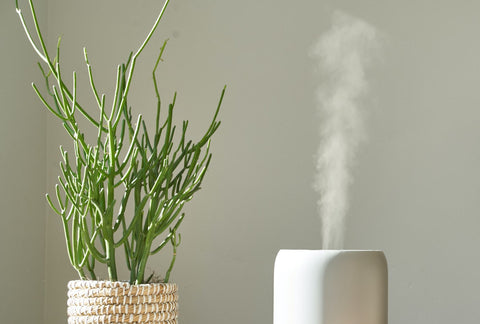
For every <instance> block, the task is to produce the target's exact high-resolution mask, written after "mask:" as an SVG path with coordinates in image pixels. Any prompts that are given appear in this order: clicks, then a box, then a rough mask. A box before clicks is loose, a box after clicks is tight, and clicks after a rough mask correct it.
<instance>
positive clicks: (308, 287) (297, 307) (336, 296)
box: [273, 250, 388, 324]
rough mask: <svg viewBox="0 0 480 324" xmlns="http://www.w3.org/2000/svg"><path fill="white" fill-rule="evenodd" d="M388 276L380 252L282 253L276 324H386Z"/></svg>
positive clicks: (276, 291)
mask: <svg viewBox="0 0 480 324" xmlns="http://www.w3.org/2000/svg"><path fill="white" fill-rule="evenodd" d="M387 287H388V275H387V262H386V259H385V255H384V254H383V252H381V251H350V250H280V252H278V254H277V257H276V260H275V269H274V301H273V304H274V312H273V313H274V315H273V318H274V319H273V321H274V324H387V322H388V288H387Z"/></svg>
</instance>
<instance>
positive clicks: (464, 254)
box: [1, 0, 480, 324]
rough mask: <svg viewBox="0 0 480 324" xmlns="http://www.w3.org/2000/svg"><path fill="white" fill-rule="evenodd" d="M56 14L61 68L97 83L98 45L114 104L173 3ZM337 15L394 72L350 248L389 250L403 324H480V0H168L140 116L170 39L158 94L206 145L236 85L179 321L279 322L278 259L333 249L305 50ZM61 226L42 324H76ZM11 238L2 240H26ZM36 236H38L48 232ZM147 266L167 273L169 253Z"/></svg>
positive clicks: (53, 228)
mask: <svg viewBox="0 0 480 324" xmlns="http://www.w3.org/2000/svg"><path fill="white" fill-rule="evenodd" d="M48 4H49V6H48V35H49V42H50V44H51V45H53V44H54V43H55V42H56V35H58V34H62V35H63V58H64V63H65V66H64V73H66V72H65V71H68V70H69V69H75V70H77V71H78V72H79V77H80V76H81V77H82V78H83V81H86V78H85V68H84V66H83V65H82V47H83V46H87V48H88V49H89V53H90V59H91V63H92V64H93V65H94V67H95V68H96V70H97V74H96V77H97V80H98V83H99V88H101V89H105V91H106V92H107V93H111V91H112V86H113V81H114V77H115V72H114V71H115V65H116V64H117V63H119V62H121V61H122V60H123V59H124V58H125V56H126V53H127V51H128V50H131V49H135V48H136V47H137V46H138V44H139V43H140V41H141V39H142V37H143V36H144V35H145V33H146V32H147V30H148V29H149V28H150V24H151V22H152V21H153V19H154V18H155V14H156V12H157V11H158V10H159V8H160V6H161V3H160V1H153V0H144V1H127V0H121V1H118V0H117V1H93V0H88V1H81V2H79V1H61V0H49V3H48ZM4 7H6V6H4ZM2 8H3V7H2ZM335 9H341V10H344V11H345V12H347V13H349V14H351V15H353V16H357V17H359V18H362V19H364V20H366V21H368V22H370V23H371V24H373V25H374V26H376V27H377V28H378V29H379V30H380V31H382V32H383V33H384V39H383V54H382V59H381V63H380V64H378V65H377V66H376V68H375V69H374V70H373V71H371V74H370V81H371V85H372V93H371V96H370V99H369V100H368V101H367V103H368V104H369V106H370V110H369V113H368V115H367V118H366V125H367V133H368V142H367V143H365V144H364V145H363V146H362V147H361V150H360V153H359V155H358V160H357V162H356V165H355V169H354V183H353V186H352V188H351V207H350V213H349V217H348V220H347V230H346V244H345V248H348V249H382V250H384V251H385V252H386V255H387V258H388V260H389V270H390V283H389V285H390V287H389V288H390V301H389V304H390V323H393V324H395V323H399V324H400V323H419V324H420V323H425V322H429V323H452V322H455V323H473V322H478V320H479V319H480V310H479V308H478V307H477V305H476V304H477V303H478V300H479V299H478V294H477V290H478V287H479V284H480V272H479V271H478V268H479V266H480V252H478V251H479V250H478V248H477V247H478V246H479V245H480V230H479V228H480V218H478V214H479V213H480V205H479V203H478V201H479V199H478V197H479V196H480V172H479V170H480V167H479V165H480V145H478V143H479V140H480V128H479V127H478V124H479V122H480V109H479V108H478V107H480V97H479V96H478V93H479V91H478V89H479V87H480V73H479V72H480V71H479V70H480V64H478V58H479V57H480V41H479V40H478V32H477V31H478V30H479V28H480V13H479V12H480V10H479V9H480V5H479V4H475V3H474V2H473V1H426V0H423V1H395V2H394V1H373V0H372V1H367V0H364V1H353V0H348V1H347V0H343V1H333V0H329V1H313V0H312V1H307V0H305V1H300V2H296V3H295V4H294V3H293V2H291V1H278V0H277V1H273V0H270V1H267V0H263V1H250V0H246V1H227V0H223V1H215V0H208V1H193V0H184V1H176V0H172V3H171V5H170V7H169V8H168V11H167V15H166V17H165V18H166V19H165V20H164V21H163V22H162V24H161V29H160V33H159V34H158V35H157V36H156V37H155V39H154V40H153V42H152V45H151V46H150V47H149V49H148V52H146V53H145V54H146V55H145V56H144V57H143V59H142V62H143V65H141V66H140V67H139V70H138V72H139V74H138V76H139V78H138V83H137V86H136V88H135V89H134V91H136V95H135V97H134V98H133V100H132V102H131V103H132V105H133V107H134V109H135V110H136V111H137V112H142V113H143V114H144V115H145V116H146V117H147V118H148V117H150V118H151V117H152V116H153V114H152V111H153V107H154V102H153V99H154V97H153V88H152V87H151V83H150V79H149V78H150V68H151V64H152V63H153V60H154V57H155V52H156V49H157V48H158V47H159V46H160V42H161V41H162V40H163V39H164V38H170V42H169V45H168V47H167V52H166V55H165V63H164V64H162V66H161V70H160V73H161V77H160V80H161V82H162V89H161V91H162V93H163V94H164V98H165V99H164V100H167V98H170V96H171V94H172V91H173V90H175V89H176V90H178V91H179V97H178V101H177V113H178V115H177V117H178V120H181V119H183V118H188V119H190V120H191V124H192V126H193V129H192V136H193V137H195V136H198V135H199V133H200V131H201V130H202V129H204V128H205V127H206V126H207V124H208V119H209V116H210V115H209V114H210V113H211V112H213V109H214V107H215V104H216V100H217V98H218V94H219V92H220V89H221V87H222V86H223V84H224V83H226V84H228V93H227V97H226V99H225V102H224V108H223V111H222V115H221V118H222V120H223V124H222V126H221V129H220V130H219V133H218V134H217V137H216V138H215V140H214V142H213V147H212V149H213V152H214V160H213V162H212V165H211V168H210V170H209V174H208V175H207V179H206V181H205V185H204V187H205V189H204V190H203V191H201V192H200V193H199V194H198V195H197V196H196V197H195V199H194V200H193V201H192V202H191V203H190V205H189V206H188V208H187V219H186V221H185V223H184V225H183V226H182V229H181V232H182V236H183V244H182V246H181V248H180V251H179V256H178V263H177V265H176V269H175V273H174V276H173V278H172V279H173V280H174V281H176V282H177V283H179V285H180V287H181V288H180V289H181V322H182V323H194V322H197V323H218V324H220V323H232V324H236V323H244V322H251V323H271V322H272V275H273V273H272V272H273V262H274V257H275V254H276V252H277V251H278V249H280V248H311V249H315V248H319V247H320V242H321V240H320V222H319V220H318V218H317V216H316V208H315V204H316V197H315V194H314V192H313V190H312V189H311V184H312V181H313V174H314V160H313V155H314V153H315V151H316V147H317V145H318V136H317V129H316V128H317V125H318V123H319V120H318V118H317V116H316V114H315V108H314V107H315V106H314V105H315V104H314V91H315V90H314V89H315V87H316V85H317V82H318V80H316V76H315V73H314V72H313V62H312V61H311V60H310V59H309V58H308V55H307V52H308V49H309V48H310V46H311V45H312V43H313V42H314V41H315V40H316V39H317V38H318V36H319V35H320V34H321V33H322V32H324V31H325V30H326V29H327V28H328V26H329V23H330V16H331V13H332V11H333V10H335ZM3 15H4V13H3V10H2V17H3ZM4 23H5V24H7V22H4V20H3V19H2V24H4ZM12 23H13V22H12ZM8 24H11V23H10V22H9V23H8ZM15 26H17V25H15ZM80 26H82V27H80ZM12 41H13V40H12ZM21 44H24V43H21V42H20V44H19V45H15V48H16V50H17V51H18V52H19V53H20V52H21V53H23V52H24V51H25V49H24V47H25V46H24V47H21V46H23V45H21ZM27 53H28V52H27ZM1 55H6V54H5V53H4V52H3V53H2V54H1ZM25 55H27V54H25ZM28 55H29V54H28ZM27 61H28V62H30V61H29V60H27ZM2 62H5V60H2ZM2 64H5V63H2ZM28 64H30V63H28ZM29 74H30V73H29ZM3 83H4V84H7V83H8V82H7V81H3ZM18 87H20V85H19V86H15V89H17V88H18ZM12 89H13V88H12ZM16 91H18V90H16ZM81 95H89V93H88V92H87V91H86V90H82V91H81ZM2 97H3V95H2ZM15 100H16V99H13V98H12V99H10V102H15ZM87 102H88V101H87ZM9 107H10V105H9ZM35 111H37V110H35ZM19 118H20V117H19ZM3 123H4V120H3V118H2V124H3ZM46 124H47V143H48V145H47V147H46V152H47V159H46V163H47V166H48V167H47V185H46V187H47V190H48V191H52V189H53V184H54V181H55V179H56V175H57V173H58V160H59V154H58V149H57V147H58V145H59V144H60V143H63V142H64V141H67V139H66V138H65V137H64V135H63V130H62V129H61V128H60V127H59V126H58V125H57V123H56V121H55V120H53V119H52V118H50V117H48V118H47V123H46ZM9 125H11V124H10V123H9ZM40 127H41V126H40ZM2 131H3V127H2ZM19 136H20V135H19ZM19 140H20V137H19ZM27 144H28V143H27ZM24 145H26V144H24ZM3 146H4V144H3V142H2V156H3V152H4V151H3V150H4V148H3ZM20 146H21V145H18V147H20ZM18 147H17V149H18ZM35 149H38V147H37V146H35ZM6 152H8V156H11V155H12V154H13V153H10V152H11V151H6ZM38 154H44V153H38ZM3 163H4V162H2V166H3ZM5 163H6V162H5ZM25 163H26V162H25ZM5 165H7V164H5ZM31 169H32V168H31V167H30V168H28V171H29V172H31ZM2 172H4V171H2ZM8 174H11V173H10V172H9V173H8ZM6 175H7V174H6ZM33 175H34V173H33V174H32V176H33ZM2 176H3V173H2ZM32 176H28V177H27V176H26V177H25V180H29V179H31V177H32ZM37 177H38V176H37ZM11 181H12V182H11V183H12V184H16V183H18V182H15V181H14V180H11ZM32 190H33V189H32ZM10 191H11V190H8V191H7V193H8V194H10ZM39 191H41V190H39ZM39 196H41V194H39ZM2 197H5V195H2ZM32 197H33V196H32ZM2 199H4V198H2ZM12 199H13V198H12ZM15 199H19V198H18V197H17V198H15ZM17 205H18V206H19V208H15V209H12V210H13V211H14V212H17V213H18V212H19V210H20V208H23V207H24V206H23V200H22V203H20V202H19V203H17V204H15V206H17ZM9 206H10V207H9V208H12V207H11V205H9ZM38 206H42V207H40V208H43V203H42V202H39V205H38ZM25 214H30V213H25V212H24V213H23V215H25ZM47 225H48V226H47V236H46V237H47V242H46V273H45V279H46V287H47V290H46V296H47V298H46V308H45V314H46V315H45V319H46V321H45V323H63V322H64V321H65V315H64V314H65V291H66V288H65V284H66V282H67V281H68V280H69V279H72V278H74V277H75V273H74V272H73V271H72V270H70V268H69V265H68V261H67V257H66V252H65V248H64V243H63V234H62V232H61V226H60V223H59V220H58V219H57V218H56V217H54V216H53V215H51V214H48V215H47ZM4 228H5V227H4V226H2V231H7V234H6V235H7V236H6V237H8V235H12V234H9V233H10V232H8V230H4ZM20 233H22V234H23V233H24V232H23V229H22V231H21V232H20ZM4 238H5V236H2V240H3V239H4ZM33 238H34V236H30V238H29V240H32V241H34V242H37V241H38V242H42V236H41V235H40V234H39V238H38V240H37V239H36V238H35V240H34V239H33ZM39 245H41V244H39ZM29 253H31V251H29ZM7 255H8V254H7ZM22 257H23V256H22ZM10 258H13V259H15V258H14V257H13V256H11V257H10ZM4 262H5V261H4ZM5 264H8V263H6V262H5ZM25 264H29V263H28V261H25ZM149 266H150V268H152V269H158V270H159V271H162V269H163V265H162V264H161V263H160V260H158V259H154V260H152V262H151V263H150V264H149ZM19 267H20V269H25V268H27V267H26V266H25V265H23V264H20V265H19ZM2 271H3V270H2ZM24 271H27V270H24ZM35 276H39V275H38V273H37V274H35ZM35 278H37V277H35ZM33 279H34V278H32V282H36V281H34V280H33ZM38 280H40V278H38ZM37 285H39V284H38V282H37ZM2 299H4V297H2ZM36 306H37V307H38V305H36Z"/></svg>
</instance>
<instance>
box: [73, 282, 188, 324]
mask: <svg viewBox="0 0 480 324" xmlns="http://www.w3.org/2000/svg"><path fill="white" fill-rule="evenodd" d="M67 305H68V308H67V314H68V323H69V324H110V323H115V324H121V323H123V324H127V323H128V324H135V323H136V324H177V323H178V321H177V318H178V295H177V285H176V284H173V283H155V284H143V285H130V284H129V283H128V282H118V281H94V280H88V281H87V280H73V281H70V282H69V283H68V301H67Z"/></svg>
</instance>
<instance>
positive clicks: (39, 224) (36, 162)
mask: <svg viewBox="0 0 480 324" xmlns="http://www.w3.org/2000/svg"><path fill="white" fill-rule="evenodd" d="M37 2H38V5H39V6H42V7H43V8H45V6H46V3H47V1H46V0H45V1H44V0H41V1H37ZM38 14H39V18H40V19H41V20H42V22H43V23H45V22H46V10H42V9H40V10H39V12H38ZM0 43H1V44H2V45H1V48H2V50H1V52H0V71H1V77H0V110H1V117H0V184H1V186H0V206H1V210H2V211H1V217H0V256H1V263H0V277H1V283H2V284H1V285H2V289H1V290H0V315H1V318H2V319H1V322H5V323H43V314H44V312H43V302H44V273H45V272H44V268H45V263H44V259H45V258H44V256H45V246H44V242H45V203H44V201H45V199H44V195H43V192H44V191H45V168H46V166H45V161H46V156H45V117H44V116H45V115H44V113H43V109H42V107H41V105H40V104H39V103H38V101H37V100H36V97H35V94H34V93H33V91H32V87H31V86H30V83H31V81H32V80H38V78H36V77H35V76H36V75H37V67H36V58H35V56H34V54H33V53H32V51H31V49H30V45H29V44H27V40H26V38H25V36H24V33H23V29H22V27H21V24H20V22H19V20H18V19H17V15H16V13H15V2H14V1H2V2H0Z"/></svg>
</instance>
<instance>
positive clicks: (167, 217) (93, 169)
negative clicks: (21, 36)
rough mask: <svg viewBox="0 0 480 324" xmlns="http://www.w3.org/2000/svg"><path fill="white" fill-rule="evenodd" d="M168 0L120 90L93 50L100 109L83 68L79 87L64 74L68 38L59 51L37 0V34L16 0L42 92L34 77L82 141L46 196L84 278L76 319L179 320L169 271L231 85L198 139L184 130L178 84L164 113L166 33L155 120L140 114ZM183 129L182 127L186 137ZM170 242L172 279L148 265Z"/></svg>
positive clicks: (74, 300) (73, 310)
mask: <svg viewBox="0 0 480 324" xmlns="http://www.w3.org/2000/svg"><path fill="white" fill-rule="evenodd" d="M168 3H169V0H165V3H164V6H163V8H162V9H161V11H160V13H159V15H158V17H157V19H156V21H155V23H154V25H153V27H152V29H151V30H150V32H149V33H148V34H147V36H146V38H145V40H144V41H143V43H142V45H141V46H140V48H139V49H138V50H137V51H136V52H135V53H133V52H131V53H130V54H129V55H128V58H127V60H126V62H125V63H123V64H120V65H118V67H117V76H116V80H115V93H114V94H113V95H112V96H111V97H110V98H107V96H106V95H105V94H100V93H99V91H98V89H97V87H96V85H95V80H94V74H93V68H92V66H91V65H90V63H89V60H88V55H87V51H86V50H84V57H85V63H86V67H87V70H88V77H89V87H90V88H91V90H92V94H93V96H94V99H95V102H96V105H97V108H98V109H97V113H96V114H93V113H91V112H90V111H89V110H87V109H85V108H84V107H83V106H82V104H81V98H78V97H77V88H78V86H79V85H77V79H76V72H73V73H72V86H71V88H70V87H68V86H67V82H65V81H64V80H65V79H64V75H65V74H63V73H64V72H63V71H62V69H61V60H60V38H59V40H58V43H57V49H56V53H55V56H52V55H51V54H50V53H49V52H48V50H47V47H46V45H45V40H44V37H43V35H42V33H41V30H40V26H39V23H38V20H37V15H36V12H35V7H34V4H33V1H32V0H29V7H30V12H31V15H32V18H33V24H34V30H33V33H32V31H31V29H30V28H28V26H27V24H26V21H25V19H24V16H23V13H22V11H21V9H20V8H19V4H18V0H16V10H17V14H18V16H19V18H20V21H21V23H22V25H23V27H24V30H25V32H26V35H27V38H28V40H29V41H30V43H31V45H32V46H33V48H34V50H35V52H36V53H37V54H38V56H39V58H40V60H41V62H40V63H39V64H38V65H39V68H40V71H41V72H42V75H43V77H44V79H45V84H46V90H45V91H43V92H42V91H40V90H39V88H38V87H37V85H35V84H33V89H34V91H35V92H36V94H37V95H38V97H39V98H40V100H41V101H42V103H43V104H44V106H45V107H46V108H47V109H48V110H49V111H50V113H52V114H53V115H54V116H55V117H57V118H58V120H59V121H60V122H61V123H62V125H63V127H64V128H65V131H66V132H67V134H68V135H69V136H70V138H71V140H72V141H73V151H72V152H68V151H67V150H66V149H64V148H63V147H60V153H61V156H62V161H61V163H60V168H61V172H60V176H59V177H58V183H57V185H56V186H55V194H54V195H52V196H51V195H49V194H47V195H46V197H47V201H48V204H49V205H50V207H51V208H52V210H53V211H54V212H55V213H56V214H58V216H59V217H60V219H61V221H62V224H63V229H64V232H65V240H66V246H67V252H68V257H69V259H70V262H71V264H72V266H73V267H74V268H75V270H76V271H77V272H78V275H79V277H80V280H74V281H71V282H69V285H68V286H69V292H68V296H69V300H68V314H69V323H87V322H88V323H100V322H101V323H119V322H140V323H141V322H148V323H150V322H152V323H153V322H155V323H157V322H162V323H163V322H165V323H176V321H177V316H178V313H177V295H176V291H177V286H176V285H175V284H172V283H169V279H170V274H171V271H172V268H173V266H174V263H175V259H176V252H177V247H178V246H179V244H180V239H181V237H180V234H178V228H179V226H180V224H181V223H182V221H183V219H184V216H185V214H184V213H182V207H183V206H184V204H185V203H186V202H187V201H189V200H190V199H192V197H193V195H194V194H195V193H196V192H197V191H198V190H200V188H201V184H202V181H203V179H204V176H205V173H206V171H207V168H208V166H209V164H210V161H211V158H212V155H211V153H210V152H209V146H210V140H211V138H212V136H213V134H214V133H215V132H216V130H217V129H218V127H219V125H220V122H219V121H218V120H217V117H218V112H219V109H220V106H221V103H222V99H223V96H224V93H225V88H224V89H223V91H222V92H221V95H220V100H219V103H218V106H217V108H216V110H215V112H214V114H213V118H212V121H211V123H210V125H209V127H208V129H207V130H206V132H205V133H204V135H203V136H202V137H201V139H200V140H199V141H198V142H194V141H192V140H189V139H187V136H186V132H187V127H188V121H184V122H183V124H182V125H181V127H179V129H178V130H177V127H176V126H175V125H174V124H173V121H172V119H173V110H174V106H175V99H176V93H175V95H174V97H173V101H172V102H171V103H170V104H169V106H168V108H167V109H166V112H165V115H166V117H165V118H164V120H163V121H162V120H161V118H160V111H161V101H160V94H159V89H158V86H157V80H156V77H155V72H156V69H157V67H158V64H159V62H160V61H161V59H162V54H163V52H164V50H165V46H166V41H165V42H164V43H163V46H162V47H161V49H160V53H159V55H158V58H157V60H156V62H155V65H154V68H153V73H152V75H153V85H154V91H155V95H156V98H157V107H156V119H155V128H154V129H153V131H152V130H149V129H148V127H147V125H146V123H145V122H144V120H143V119H142V116H141V115H138V116H136V117H134V114H133V113H132V110H131V108H130V107H129V106H128V105H127V101H128V95H129V90H130V88H131V85H132V82H133V75H134V72H135V66H136V63H137V60H138V58H139V56H140V54H141V53H142V51H143V50H144V48H145V47H146V45H147V44H148V42H149V41H150V39H151V37H152V35H153V34H154V32H155V30H156V29H157V27H158V24H159V22H160V20H161V18H162V16H163V14H164V12H165V9H166V7H167V5H168ZM34 35H35V36H36V37H37V38H38V39H37V40H34V38H33V36H34ZM50 81H53V82H50ZM79 118H84V119H86V120H87V121H88V123H89V124H90V126H92V127H93V130H94V132H95V133H96V136H95V138H94V140H93V142H91V141H89V140H88V139H87V136H86V132H85V131H84V130H83V129H81V128H80V127H79V123H78V119H79ZM149 131H150V132H149ZM176 131H177V133H180V134H179V136H177V137H176V136H174V135H175V132H176ZM129 211H130V212H129ZM167 245H171V247H172V250H173V254H172V258H171V262H170V264H169V265H168V266H167V267H166V272H165V276H164V278H163V280H161V282H152V281H153V280H152V279H153V274H152V275H148V274H146V271H145V270H146V265H147V261H148V259H149V257H150V256H151V255H154V254H156V253H158V252H159V251H160V250H162V249H163V248H164V247H166V246H167ZM119 250H123V251H124V257H125V261H126V266H127V268H128V270H129V273H130V276H129V278H119V277H118V274H117V266H118V262H117V253H118V251H119ZM98 265H102V266H103V267H104V268H106V269H107V272H108V278H105V279H108V280H105V281H100V280H98V279H99V278H98V275H97V274H98V271H97V270H98Z"/></svg>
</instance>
